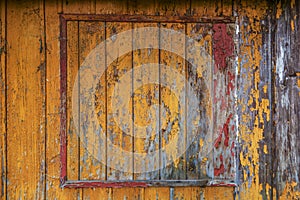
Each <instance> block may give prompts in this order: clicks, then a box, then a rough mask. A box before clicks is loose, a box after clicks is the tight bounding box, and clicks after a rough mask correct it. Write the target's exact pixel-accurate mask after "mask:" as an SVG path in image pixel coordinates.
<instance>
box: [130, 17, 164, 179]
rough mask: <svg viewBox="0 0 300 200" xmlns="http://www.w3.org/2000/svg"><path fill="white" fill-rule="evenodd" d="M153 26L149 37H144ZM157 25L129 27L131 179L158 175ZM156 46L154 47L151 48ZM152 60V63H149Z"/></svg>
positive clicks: (153, 177)
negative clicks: (131, 104)
mask: <svg viewBox="0 0 300 200" xmlns="http://www.w3.org/2000/svg"><path fill="white" fill-rule="evenodd" d="M144 27H156V28H157V29H156V30H153V32H152V31H151V33H152V34H151V35H152V37H151V38H149V37H145V36H146V35H148V34H149V33H147V31H148V32H149V30H147V29H144V30H142V29H141V28H144ZM158 42H159V27H158V25H157V24H156V23H147V24H146V23H137V24H134V30H133V48H134V49H137V50H135V51H134V52H133V92H134V96H133V102H132V103H133V121H134V127H133V134H134V140H133V142H134V166H133V167H134V172H135V177H134V179H137V180H143V179H146V180H153V179H158V178H159V170H158V169H159V128H160V127H159V66H158V63H159V61H158V58H159V50H158V49H157V47H158ZM155 47H156V48H155ZM151 63H154V65H153V66H149V64H151Z"/></svg>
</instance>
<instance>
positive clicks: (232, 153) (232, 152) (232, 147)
mask: <svg viewBox="0 0 300 200" xmlns="http://www.w3.org/2000/svg"><path fill="white" fill-rule="evenodd" d="M233 149H234V142H232V143H231V148H230V152H231V155H232V156H234V151H233Z"/></svg>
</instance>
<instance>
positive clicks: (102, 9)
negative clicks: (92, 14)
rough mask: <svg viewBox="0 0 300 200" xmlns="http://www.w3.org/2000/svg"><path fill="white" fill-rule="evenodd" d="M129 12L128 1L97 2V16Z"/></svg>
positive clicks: (103, 0)
mask: <svg viewBox="0 0 300 200" xmlns="http://www.w3.org/2000/svg"><path fill="white" fill-rule="evenodd" d="M127 10H128V2H127V0H125V1H120V0H111V1H106V0H96V14H125V13H127V14H128V11H127Z"/></svg>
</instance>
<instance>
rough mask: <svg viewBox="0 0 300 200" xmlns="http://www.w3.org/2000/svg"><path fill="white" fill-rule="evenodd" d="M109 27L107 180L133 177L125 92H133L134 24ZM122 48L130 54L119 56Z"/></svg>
mask: <svg viewBox="0 0 300 200" xmlns="http://www.w3.org/2000/svg"><path fill="white" fill-rule="evenodd" d="M106 28H107V29H106V36H107V40H108V43H107V46H106V57H107V59H106V60H107V70H106V71H107V82H106V85H107V165H108V166H107V168H108V169H107V173H108V174H107V179H108V180H131V179H132V178H133V175H132V170H133V160H132V159H133V157H132V150H133V146H132V140H133V138H132V134H133V130H132V120H131V113H130V111H131V109H132V106H131V105H130V103H129V102H130V100H131V99H127V98H125V97H124V96H123V95H125V93H124V92H129V93H130V92H131V91H132V84H131V80H132V71H131V70H132V52H131V50H132V31H131V28H132V24H131V23H124V22H121V23H116V22H108V23H106ZM128 30H130V31H129V32H127V33H126V34H125V35H124V34H120V33H121V32H123V31H128ZM122 50H124V51H126V52H127V53H125V54H124V55H120V54H119V53H120V52H122ZM130 73H131V74H130ZM124 75H126V76H129V79H130V80H128V81H129V83H128V85H126V84H125V83H124V81H122V76H124ZM123 80H124V79H123ZM125 81H126V79H125ZM122 105H124V107H122ZM121 119H124V121H123V120H121Z"/></svg>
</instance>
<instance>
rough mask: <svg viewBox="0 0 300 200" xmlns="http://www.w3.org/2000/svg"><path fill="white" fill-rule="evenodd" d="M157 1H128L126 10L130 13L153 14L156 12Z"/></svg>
mask: <svg viewBox="0 0 300 200" xmlns="http://www.w3.org/2000/svg"><path fill="white" fill-rule="evenodd" d="M157 4H158V1H157V0H149V1H128V3H127V6H128V11H127V13H130V14H132V15H137V14H141V15H154V14H158V12H157V9H158V6H157Z"/></svg>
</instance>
